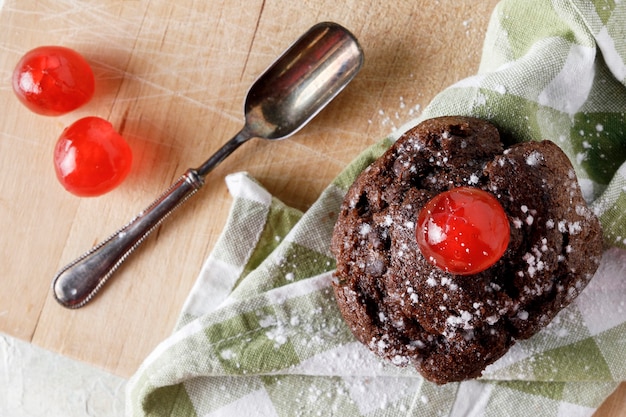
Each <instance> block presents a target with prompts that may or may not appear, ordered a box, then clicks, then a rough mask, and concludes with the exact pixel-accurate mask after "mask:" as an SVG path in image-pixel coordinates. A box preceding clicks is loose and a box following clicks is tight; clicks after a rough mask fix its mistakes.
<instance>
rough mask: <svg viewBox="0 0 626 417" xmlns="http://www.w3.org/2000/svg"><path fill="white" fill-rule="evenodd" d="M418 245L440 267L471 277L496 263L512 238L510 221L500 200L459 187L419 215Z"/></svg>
mask: <svg viewBox="0 0 626 417" xmlns="http://www.w3.org/2000/svg"><path fill="white" fill-rule="evenodd" d="M416 238H417V244H418V246H419V248H420V250H421V251H422V254H423V255H424V257H425V258H426V259H427V260H429V261H430V262H432V263H433V264H435V265H436V266H438V267H439V268H441V269H443V270H445V271H447V272H450V273H452V274H459V275H471V274H476V273H478V272H481V271H484V270H485V269H487V268H489V267H490V266H492V265H493V264H495V263H496V262H497V261H498V260H499V259H500V258H501V257H502V254H503V253H504V251H505V250H506V248H507V246H508V244H509V239H510V227H509V221H508V218H507V216H506V213H505V212H504V209H503V208H502V205H500V203H499V202H498V200H497V199H496V198H495V197H494V196H493V195H492V194H490V193H488V192H486V191H483V190H480V189H478V188H472V187H459V188H454V189H452V190H449V191H446V192H443V193H441V194H438V195H437V196H435V197H434V198H433V199H432V200H430V201H429V202H428V203H427V204H426V205H425V206H424V208H423V209H422V211H421V212H420V214H419V216H418V220H417V227H416Z"/></svg>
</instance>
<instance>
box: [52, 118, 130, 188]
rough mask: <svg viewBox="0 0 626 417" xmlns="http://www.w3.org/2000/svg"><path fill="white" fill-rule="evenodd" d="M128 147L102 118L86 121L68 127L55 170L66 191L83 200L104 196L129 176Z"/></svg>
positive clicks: (57, 150) (61, 139)
mask: <svg viewBox="0 0 626 417" xmlns="http://www.w3.org/2000/svg"><path fill="white" fill-rule="evenodd" d="M132 159H133V155H132V151H131V149H130V146H128V143H127V142H126V140H124V138H123V137H122V136H120V134H119V133H117V132H116V131H115V129H113V126H112V125H111V123H109V122H107V121H106V120H104V119H101V118H99V117H85V118H83V119H80V120H78V121H76V122H74V123H73V124H71V125H70V126H69V127H67V128H66V129H65V130H64V131H63V133H62V134H61V136H60V137H59V139H58V141H57V143H56V146H55V148H54V168H55V171H56V174H57V178H58V179H59V182H60V183H61V185H63V187H64V188H65V189H66V190H67V191H69V192H71V193H72V194H75V195H77V196H81V197H90V196H97V195H100V194H104V193H106V192H108V191H111V190H112V189H113V188H115V187H117V186H118V185H119V184H120V183H121V182H122V181H124V178H126V176H127V175H128V173H129V172H130V168H131V164H132Z"/></svg>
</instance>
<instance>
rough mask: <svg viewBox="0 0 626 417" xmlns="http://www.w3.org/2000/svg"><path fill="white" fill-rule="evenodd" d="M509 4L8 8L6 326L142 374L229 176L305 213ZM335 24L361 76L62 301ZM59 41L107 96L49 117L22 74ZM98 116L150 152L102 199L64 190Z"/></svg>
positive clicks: (194, 268)
mask: <svg viewBox="0 0 626 417" xmlns="http://www.w3.org/2000/svg"><path fill="white" fill-rule="evenodd" d="M496 3H497V1H496V0H487V1H481V2H477V1H472V0H464V1H459V0H441V1H434V0H417V1H415V0H413V1H393V2H392V1H389V2H381V1H371V2H368V3H365V2H358V1H347V2H337V1H332V0H330V1H328V0H308V1H300V2H287V1H279V0H246V1H243V0H241V1H235V0H222V1H219V0H212V1H200V0H198V1H194V0H179V1H176V2H172V1H165V0H153V1H147V0H146V1H141V0H139V1H128V2H99V1H95V0H94V1H76V0H56V1H51V0H44V1H34V0H20V1H17V0H6V2H5V4H4V7H3V8H2V10H1V11H0V27H1V28H2V31H0V71H1V72H0V74H1V79H2V83H1V84H0V102H2V103H3V104H4V105H3V111H2V112H1V114H0V161H1V162H0V164H1V165H0V166H1V167H2V176H0V230H2V233H1V235H0V262H1V264H2V269H3V273H2V287H1V290H0V332H3V333H7V334H9V335H12V336H15V337H18V338H21V339H24V340H27V341H30V342H32V343H34V344H37V345H39V346H42V347H44V348H46V349H50V350H53V351H56V352H59V353H61V354H63V355H66V356H69V357H72V358H75V359H78V360H81V361H85V362H88V363H91V364H94V365H96V366H99V367H101V368H104V369H106V370H108V371H110V372H112V373H115V374H118V375H121V376H130V375H131V374H132V373H133V372H134V371H135V370H136V369H137V367H138V365H139V364H140V363H141V361H142V360H143V359H144V358H145V357H146V356H147V355H148V354H149V353H150V351H151V350H152V349H153V348H154V347H155V346H156V345H157V344H158V343H159V342H160V341H161V340H163V339H164V338H166V337H167V336H168V335H169V333H170V332H171V331H172V328H173V325H174V322H175V320H176V319H177V316H178V313H179V311H180V309H181V307H182V304H183V302H184V300H185V297H186V296H187V294H188V292H189V290H190V289H191V286H192V285H193V283H194V280H195V278H196V275H197V274H198V272H199V270H200V267H201V265H202V263H203V261H204V259H205V258H206V257H207V255H208V254H209V252H210V251H211V249H212V247H213V245H214V243H215V241H216V239H217V237H218V235H219V233H220V232H221V230H222V227H223V225H224V221H225V219H226V216H227V213H228V210H229V207H230V203H231V200H230V197H229V195H228V193H227V190H226V188H225V185H224V181H223V178H224V176H225V175H227V174H228V173H232V172H236V171H240V170H246V171H248V172H250V173H251V174H252V175H253V176H254V177H256V178H257V179H258V180H259V181H260V182H261V183H262V184H263V185H264V186H265V187H266V188H267V189H268V190H269V191H270V192H271V193H273V194H274V195H275V196H277V197H278V198H280V199H282V200H283V201H284V202H285V203H287V204H289V205H292V206H294V207H297V208H299V209H302V210H306V209H307V208H308V207H309V206H310V205H311V204H312V203H313V202H314V201H315V199H316V198H317V197H318V195H319V194H320V192H321V191H322V190H323V189H324V188H325V187H326V185H327V184H328V183H329V182H330V181H331V179H332V178H333V177H334V176H335V175H337V173H338V172H339V171H340V170H341V169H342V168H343V167H344V166H345V165H346V164H348V163H349V162H350V161H351V160H352V159H353V158H354V157H355V156H356V155H358V154H359V153H360V152H361V151H362V150H363V149H365V148H366V147H367V146H369V145H371V144H373V143H375V142H377V141H378V140H379V139H380V138H382V137H384V136H386V135H388V134H389V133H391V132H392V131H394V130H395V129H397V128H399V127H400V126H401V125H402V124H403V123H405V122H407V121H409V120H411V119H412V118H414V117H415V116H417V115H418V114H419V113H420V111H421V109H423V108H424V107H425V106H426V105H427V104H428V102H429V101H430V100H431V99H432V97H433V96H434V95H435V94H436V93H438V92H439V91H441V90H442V89H444V88H445V87H446V86H448V85H450V84H452V83H454V82H456V81H458V80H460V79H462V78H464V77H466V76H469V75H471V74H473V73H475V71H476V69H477V67H478V62H479V58H480V55H481V45H482V41H483V38H484V35H485V30H486V27H487V22H488V19H489V16H490V14H491V12H492V10H493V7H494V6H495V4H496ZM0 4H1V2H0ZM324 20H332V21H336V22H338V23H340V24H342V25H344V26H346V27H347V28H349V29H350V30H351V31H352V32H353V33H354V34H355V35H356V36H357V38H359V40H360V41H361V44H362V46H363V49H364V51H365V54H366V64H365V67H364V68H363V70H362V72H361V73H360V74H359V76H358V77H357V78H356V79H355V80H354V82H353V83H352V84H351V85H350V86H349V87H348V88H347V89H346V90H345V91H344V92H343V93H342V94H341V95H340V96H339V97H338V98H337V100H336V101H334V102H333V103H332V104H331V105H330V106H329V108H327V109H326V110H325V111H323V112H322V113H321V114H320V115H319V116H318V117H317V118H316V119H315V120H314V121H313V122H312V123H311V124H310V125H309V126H307V127H306V128H305V129H304V130H302V131H301V132H300V133H299V134H297V135H296V136H294V137H293V138H291V139H288V140H286V141H283V142H279V143H269V142H262V141H259V140H257V141H253V142H250V143H248V144H246V145H244V146H243V147H242V148H241V149H239V150H238V151H237V152H236V153H235V154H233V155H232V156H231V157H230V158H229V159H228V160H226V161H225V162H224V163H223V164H222V165H221V166H220V167H218V169H216V170H215V171H214V172H213V173H212V174H211V175H210V177H209V178H208V184H207V186H206V187H205V189H204V190H203V191H202V192H201V193H199V194H198V195H197V196H195V197H194V198H193V199H192V200H191V201H190V202H188V203H187V204H186V205H185V206H184V207H182V208H181V209H180V210H179V211H178V212H177V213H176V214H174V215H173V216H172V217H171V218H170V219H169V220H168V221H167V222H166V223H165V224H164V225H163V226H161V227H160V228H159V229H158V230H157V231H156V233H154V234H153V235H152V236H151V237H150V238H149V239H148V240H147V242H146V243H145V244H144V247H143V248H142V249H141V250H140V251H139V252H137V253H136V254H135V256H133V257H132V259H131V261H130V262H128V263H127V264H126V265H124V266H123V267H122V269H121V270H120V271H119V273H117V275H116V276H115V277H114V278H113V279H112V280H111V281H110V282H109V283H108V284H107V285H106V287H105V288H104V290H103V291H102V292H101V294H100V295H99V296H98V297H97V298H96V299H95V300H94V301H93V302H92V303H90V304H89V305H88V306H86V307H84V308H83V309H80V310H77V311H71V310H66V309H64V308H62V307H60V306H59V305H58V304H57V303H56V302H55V301H54V300H53V299H52V297H51V292H50V281H51V279H52V277H53V275H54V274H55V272H56V271H57V270H58V269H59V268H60V267H62V266H63V265H65V264H66V263H68V262H70V261H71V260H73V259H74V258H75V257H77V256H78V255H80V254H81V253H82V252H84V251H85V250H87V249H88V248H90V247H91V246H92V245H94V244H95V243H97V242H99V241H101V240H103V239H104V238H106V237H107V236H108V235H109V234H110V233H112V232H113V231H115V230H116V229H117V228H118V227H119V226H121V225H123V224H125V223H126V222H127V221H128V220H130V219H131V218H132V217H133V216H134V215H135V214H137V212H139V211H140V210H141V209H143V208H144V207H145V206H146V205H147V204H149V203H150V202H151V201H152V200H153V198H154V197H156V196H157V195H158V194H160V193H161V192H162V191H163V190H164V189H166V188H167V187H168V186H169V185H170V184H171V183H172V182H173V181H174V180H175V179H176V178H177V177H178V176H179V175H181V174H182V173H183V172H184V170H185V169H186V168H188V167H191V166H196V165H198V164H199V163H201V162H202V161H203V160H204V159H205V158H206V157H208V156H209V155H210V154H211V153H212V152H213V151H215V150H216V149H217V148H218V147H219V146H220V145H221V144H222V143H223V142H224V141H226V140H227V139H229V138H230V137H231V136H232V135H233V134H234V133H236V131H238V129H239V128H240V127H241V124H242V121H243V117H242V107H243V98H244V95H245V93H246V90H247V88H248V86H249V85H250V84H251V83H252V82H253V80H254V79H255V78H256V77H257V75H258V74H259V73H260V72H262V71H263V69H265V68H266V67H267V66H268V65H269V64H270V63H271V62H272V61H273V60H274V59H275V58H276V57H277V56H278V55H279V54H280V53H281V52H282V51H283V50H284V49H285V48H286V47H287V46H289V45H290V44H291V42H293V41H294V40H295V39H296V38H297V37H298V36H299V35H300V34H301V33H303V32H304V31H305V30H306V29H308V28H309V27H310V26H312V25H313V24H315V23H317V22H319V21H324ZM44 44H58V45H65V46H69V47H72V48H74V49H76V50H78V51H79V52H81V53H82V54H83V55H84V56H85V57H86V58H87V60H88V61H89V62H90V64H91V65H92V67H93V69H94V71H95V75H96V82H97V88H96V94H95V97H94V99H93V100H92V101H91V102H90V103H89V104H88V105H86V106H85V107H83V108H81V109H79V110H78V111H75V112H73V113H70V114H67V115H64V116H61V117H43V116H38V115H35V114H33V113H31V112H30V111H28V110H27V109H26V108H25V107H23V106H22V105H21V104H20V103H19V102H18V101H17V100H16V99H15V97H14V96H13V93H12V91H11V87H10V77H11V72H12V70H13V67H14V65H15V64H16V62H17V60H18V59H19V57H20V56H21V55H22V54H23V53H24V52H26V51H27V50H29V49H31V48H34V47H36V46H40V45H44ZM87 115H96V116H101V117H104V118H106V119H108V120H110V121H111V122H112V123H113V125H114V126H115V127H116V128H117V129H118V130H119V131H120V132H121V133H122V135H123V136H124V137H125V138H126V139H127V140H128V141H129V143H130V145H131V147H132V149H133V152H134V158H135V160H134V167H133V171H132V173H131V175H130V176H129V178H128V179H127V180H126V181H125V183H124V184H123V185H122V186H121V187H119V188H118V189H116V190H114V191H113V192H111V193H109V194H107V195H104V196H101V197H97V198H77V197H74V196H72V195H70V194H68V193H67V192H65V191H64V190H63V189H62V187H61V186H60V185H59V184H58V183H57V181H56V178H55V176H54V171H53V166H52V149H53V146H54V143H55V141H56V138H57V137H58V135H59V134H60V133H61V131H62V130H63V129H64V127H65V126H67V125H69V124H70V123H72V122H73V121H75V120H77V119H78V118H80V117H83V116H87ZM623 398H624V395H622V396H621V397H620V398H618V400H620V399H622V400H621V401H623ZM616 404H617V403H616ZM622 404H623V403H622ZM620 406H621V405H620ZM615 412H619V411H618V407H617V406H615ZM604 415H609V414H604ZM612 415H617V414H612Z"/></svg>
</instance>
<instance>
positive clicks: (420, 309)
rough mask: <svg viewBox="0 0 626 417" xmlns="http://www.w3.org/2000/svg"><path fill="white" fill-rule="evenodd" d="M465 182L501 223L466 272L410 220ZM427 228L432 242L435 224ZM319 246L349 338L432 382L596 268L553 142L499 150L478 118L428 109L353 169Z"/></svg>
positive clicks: (597, 233) (526, 325) (545, 316)
mask: <svg viewBox="0 0 626 417" xmlns="http://www.w3.org/2000/svg"><path fill="white" fill-rule="evenodd" d="M468 187H469V188H468ZM468 189H469V190H470V191H471V190H478V192H481V193H482V192H485V193H488V194H489V195H490V197H492V198H493V199H494V201H496V205H497V203H499V207H501V209H502V210H503V216H504V219H505V223H508V224H506V226H507V227H506V231H505V232H503V231H502V230H503V229H502V227H500V229H499V230H500V231H499V232H498V233H500V234H502V233H506V242H505V245H504V246H503V247H502V251H503V252H502V251H501V252H500V253H498V254H497V257H496V258H495V259H493V260H492V261H491V262H490V263H489V265H488V266H486V267H484V268H482V269H479V270H478V271H477V270H475V269H472V268H469V269H467V270H458V269H455V268H450V267H449V265H447V264H446V262H445V254H444V258H442V259H443V261H441V260H437V259H435V258H434V257H433V256H432V255H430V254H427V253H426V252H425V250H424V247H423V246H422V248H421V249H420V246H419V245H418V239H417V238H416V234H417V235H419V234H420V233H421V232H424V233H427V232H428V230H426V229H427V226H424V228H422V226H419V227H418V222H419V221H420V218H419V216H420V213H421V212H422V209H423V208H424V207H425V206H426V205H427V204H429V202H430V201H431V200H432V199H433V198H435V197H437V196H439V195H441V194H442V193H446V192H452V193H454V192H456V191H457V190H468ZM477 207H478V206H477ZM477 210H478V209H477ZM480 210H482V209H480ZM480 210H478V212H479V213H482V211H480ZM475 211H476V210H475ZM483 217H485V218H488V219H489V220H490V219H491V217H492V215H491V214H486V215H484V216H483ZM489 224H491V223H489ZM478 227H479V228H480V227H487V226H478ZM489 227H491V226H489ZM434 229H435V231H436V232H437V233H438V234H436V235H431V237H430V243H432V244H433V246H437V245H440V244H442V243H441V240H443V238H444V237H445V231H442V230H439V229H440V228H439V227H438V226H437V227H435V228H434ZM442 232H443V234H442ZM485 233H486V234H487V235H489V233H491V231H490V230H487V231H485ZM461 234H462V233H461ZM433 236H434V237H433ZM494 239H495V236H494ZM457 240H458V239H457ZM487 240H489V239H487ZM457 243H458V242H457ZM464 245H465V243H463V242H461V246H462V247H463V251H465V250H466V251H467V252H468V253H470V249H472V248H469V247H467V248H466V247H465V246H464ZM468 245H469V246H471V245H470V244H469V243H468ZM331 249H332V252H333V254H334V255H335V257H336V259H337V272H336V282H335V284H334V291H335V296H336V299H337V302H338V305H339V308H340V310H341V313H342V315H343V317H344V319H345V320H346V322H347V323H348V325H349V326H350V328H351V330H352V332H353V334H354V335H355V336H356V338H357V339H358V340H359V341H360V342H362V343H363V344H365V345H366V346H368V347H369V348H370V349H371V350H372V351H373V352H375V353H376V354H378V355H380V356H382V357H384V358H386V359H389V360H391V361H392V362H393V363H394V364H396V365H401V366H406V365H413V366H415V367H416V368H417V369H418V370H419V371H420V372H421V374H422V375H423V376H424V377H425V378H426V379H428V380H431V381H433V382H436V383H440V384H443V383H447V382H452V381H462V380H466V379H471V378H476V377H479V376H480V375H481V373H482V371H483V370H484V369H485V367H486V366H487V365H489V364H491V363H493V362H494V361H496V360H497V359H498V358H500V357H502V356H503V355H504V354H505V353H506V352H507V350H508V349H509V348H510V347H511V346H512V345H513V344H514V343H515V341H516V340H518V339H527V338H529V337H530V336H532V335H533V334H535V333H536V332H537V331H539V330H540V329H541V328H542V327H544V326H546V325H547V324H548V323H549V322H550V321H551V320H552V318H553V317H554V316H555V315H556V314H557V313H558V312H559V311H560V310H561V309H563V308H564V307H565V306H567V305H568V304H569V303H571V302H572V300H573V299H574V298H575V297H576V296H577V295H578V294H579V293H580V291H582V289H583V288H584V287H585V286H586V285H587V283H588V282H589V280H590V279H591V277H592V276H593V274H594V272H595V271H596V269H597V268H598V265H599V262H600V258H601V253H602V231H601V227H600V224H599V222H598V220H597V218H596V217H595V215H594V214H593V213H592V212H591V211H590V210H589V208H588V207H587V205H586V203H585V201H584V199H583V197H582V194H581V191H580V188H579V186H578V181H577V178H576V175H575V172H574V169H573V168H572V165H571V163H570V161H569V160H568V158H567V156H566V155H565V154H564V153H563V152H562V151H561V149H560V148H559V147H558V146H556V145H555V144H554V143H552V142H550V141H543V142H527V143H519V144H515V145H513V146H511V147H509V148H506V149H505V148H504V146H503V144H502V141H501V139H500V135H499V133H498V131H497V129H496V128H495V127H494V126H493V125H492V124H490V123H489V122H487V121H484V120H480V119H475V118H469V117H440V118H435V119H430V120H426V121H424V122H423V123H421V124H419V125H418V126H416V127H415V128H413V129H411V130H410V131H408V132H407V133H406V134H404V135H403V136H402V137H401V138H400V139H399V140H398V141H397V142H396V143H394V144H393V146H392V147H391V148H390V149H389V150H388V151H387V152H386V153H385V154H384V155H383V156H381V157H380V158H379V159H378V160H376V161H375V162H374V163H373V164H372V165H370V166H369V167H368V168H367V169H365V170H364V171H363V172H362V173H361V175H360V176H359V177H358V178H357V179H356V181H355V182H354V184H353V185H352V186H351V188H350V189H349V191H348V193H347V195H346V197H345V200H344V202H343V205H342V208H341V212H340V214H339V218H338V221H337V223H336V225H335V229H334V234H333V239H332V243H331ZM472 250H473V251H474V252H472V253H474V254H476V255H475V256H476V257H480V256H482V254H484V255H485V256H486V255H487V252H489V250H483V249H481V250H480V251H476V250H474V249H472ZM425 253H426V254H425ZM450 256H453V255H450ZM470 263H471V262H470ZM485 268H486V269H485ZM468 271H469V272H468Z"/></svg>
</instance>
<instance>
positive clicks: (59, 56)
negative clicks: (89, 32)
mask: <svg viewBox="0 0 626 417" xmlns="http://www.w3.org/2000/svg"><path fill="white" fill-rule="evenodd" d="M94 90H95V80H94V75H93V71H92V70H91V67H90V66H89V64H88V63H87V61H86V60H85V58H83V57H82V56H81V55H80V54H79V53H78V52H76V51H74V50H73V49H70V48H66V47H63V46H40V47H38V48H35V49H33V50H31V51H29V52H27V53H26V54H25V55H24V56H23V57H22V58H21V59H20V61H19V62H18V63H17V66H16V67H15V69H14V70H13V91H14V92H15V94H16V95H17V98H18V99H19V100H20V101H21V102H22V103H23V104H24V105H25V106H26V107H28V108H29V109H30V110H32V111H33V112H35V113H38V114H42V115H45V116H58V115H61V114H65V113H68V112H70V111H72V110H75V109H77V108H78V107H80V106H82V105H83V104H85V103H87V102H88V101H89V100H90V99H91V97H92V96H93V93H94Z"/></svg>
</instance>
